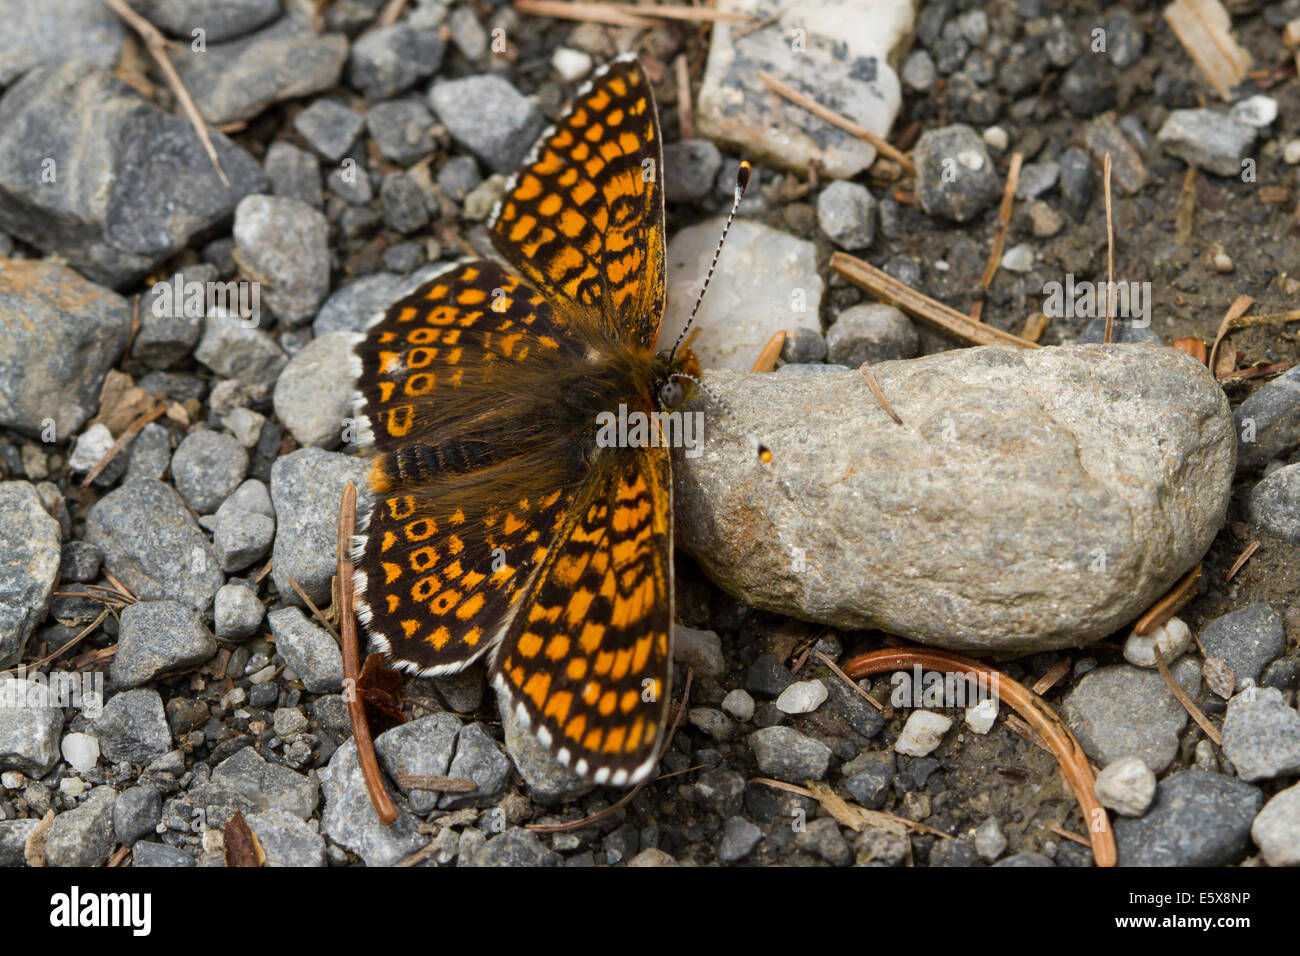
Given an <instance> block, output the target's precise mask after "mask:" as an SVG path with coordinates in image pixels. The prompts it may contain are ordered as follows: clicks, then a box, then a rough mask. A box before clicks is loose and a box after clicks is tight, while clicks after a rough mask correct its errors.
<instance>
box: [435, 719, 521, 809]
mask: <svg viewBox="0 0 1300 956" xmlns="http://www.w3.org/2000/svg"><path fill="white" fill-rule="evenodd" d="M447 776H449V777H461V778H463V779H466V780H473V781H474V782H475V783H476V784H478V789H477V790H475V791H473V792H472V793H444V794H443V795H442V797H441V799H439V800H438V806H439V807H441V808H442V809H444V810H448V809H455V808H457V807H482V806H491V805H492V804H494V803H496V801H497V795H498V794H500V793H501V791H502V790H503V789H505V785H506V780H507V779H508V778H509V776H510V761H509V760H508V759H507V758H506V755H505V754H503V753H502V752H501V747H500V745H499V744H498V743H497V742H496V741H495V740H493V739H492V737H491V735H490V734H489V733H488V732H487V731H486V730H484V729H483V725H482V724H470V725H469V726H467V727H465V728H464V729H463V730H462V731H461V732H460V736H459V737H458V738H457V739H456V755H455V756H454V757H452V759H451V765H450V766H449V767H448V768H447Z"/></svg>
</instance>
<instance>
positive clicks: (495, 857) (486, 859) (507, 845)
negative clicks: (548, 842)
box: [461, 827, 560, 867]
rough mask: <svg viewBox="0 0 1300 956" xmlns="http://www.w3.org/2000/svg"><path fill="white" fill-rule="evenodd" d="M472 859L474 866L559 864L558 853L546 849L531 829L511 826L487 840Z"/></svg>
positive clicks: (462, 851) (462, 853)
mask: <svg viewBox="0 0 1300 956" xmlns="http://www.w3.org/2000/svg"><path fill="white" fill-rule="evenodd" d="M464 852H465V851H464V849H462V850H461V856H462V859H463V858H464ZM473 861H474V863H473V865H474V866H511V867H514V866H559V864H560V855H559V854H558V853H556V852H555V851H554V850H550V849H547V848H546V847H545V846H544V845H543V844H542V841H541V840H540V839H538V837H537V834H535V833H533V832H532V831H531V830H525V829H523V828H522V827H512V828H511V829H509V830H506V831H505V832H504V833H499V834H497V835H496V836H494V837H492V838H491V839H490V840H488V841H487V842H486V843H485V844H484V845H483V847H482V848H481V849H480V850H478V851H477V852H476V853H474V855H473Z"/></svg>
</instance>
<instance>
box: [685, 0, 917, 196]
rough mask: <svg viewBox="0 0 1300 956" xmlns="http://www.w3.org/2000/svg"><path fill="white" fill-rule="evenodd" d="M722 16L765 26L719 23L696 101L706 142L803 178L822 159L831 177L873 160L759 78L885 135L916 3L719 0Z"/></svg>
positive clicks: (872, 153)
mask: <svg viewBox="0 0 1300 956" xmlns="http://www.w3.org/2000/svg"><path fill="white" fill-rule="evenodd" d="M717 10H718V12H719V13H721V14H741V15H743V16H745V17H747V18H751V19H752V21H762V22H763V25H762V26H760V27H759V28H758V29H750V26H751V23H750V22H745V23H737V22H731V21H726V20H722V21H718V22H716V23H714V24H713V27H712V39H711V42H710V47H709V58H708V64H707V66H706V68H705V73H704V80H703V83H702V84H701V87H700V93H699V97H698V99H697V102H696V114H697V123H698V126H699V131H700V135H701V136H703V137H705V138H707V139H712V140H714V141H715V142H717V143H718V144H719V145H720V146H724V145H729V146H732V147H734V148H735V149H737V150H739V151H743V153H744V155H746V156H748V157H750V158H751V159H755V160H757V161H759V162H761V163H763V164H765V165H768V166H774V167H778V168H784V169H793V170H800V171H802V170H805V169H807V168H808V164H809V163H811V162H814V161H815V162H816V163H817V164H818V167H819V168H820V169H821V170H822V171H823V172H824V173H825V175H826V177H827V178H830V179H847V178H849V177H852V176H854V175H855V174H857V173H859V172H861V171H862V170H864V169H866V168H867V167H868V166H870V165H871V164H872V162H874V161H875V158H876V150H875V147H873V146H871V145H870V144H869V143H866V142H864V141H862V140H860V139H857V138H856V137H854V136H851V135H850V134H848V133H845V132H844V131H843V130H840V129H839V128H837V127H833V126H831V125H830V124H829V123H826V122H824V121H822V120H818V119H816V118H815V117H812V116H810V115H809V113H808V112H807V111H806V110H804V109H803V108H802V107H800V106H797V105H796V104H794V103H791V102H789V101H787V100H785V99H783V98H781V97H777V96H775V95H774V94H773V93H772V91H771V90H770V89H768V87H767V86H766V84H764V83H763V81H762V80H761V79H759V77H758V75H757V74H758V72H759V71H760V70H761V71H766V72H767V73H770V74H771V75H773V76H776V77H779V78H780V79H781V80H782V81H783V82H785V83H786V84H788V85H789V86H791V87H792V88H794V89H796V90H800V91H802V92H804V93H806V94H808V95H810V96H815V97H816V98H817V99H819V100H820V101H821V102H823V103H834V104H835V105H836V108H837V109H838V110H839V112H841V113H842V114H843V115H844V116H846V117H847V118H848V119H851V120H852V121H853V122H855V123H857V124H859V125H860V126H864V127H866V128H867V129H869V130H871V131H872V132H874V133H876V134H877V135H879V136H881V137H886V138H887V137H888V136H889V130H890V127H891V126H892V125H893V122H894V117H895V116H896V115H897V113H898V108H899V105H900V104H901V102H902V89H901V84H900V82H899V79H898V76H897V74H895V72H894V69H893V66H892V64H894V63H899V62H900V61H901V60H902V57H903V56H904V55H905V54H906V52H907V46H908V45H909V44H910V42H911V37H912V33H913V23H914V20H915V16H916V12H915V9H914V6H913V4H912V3H911V0H873V2H871V3H863V2H862V0H804V2H802V3H797V4H791V3H787V2H786V0H719V2H718V4H717Z"/></svg>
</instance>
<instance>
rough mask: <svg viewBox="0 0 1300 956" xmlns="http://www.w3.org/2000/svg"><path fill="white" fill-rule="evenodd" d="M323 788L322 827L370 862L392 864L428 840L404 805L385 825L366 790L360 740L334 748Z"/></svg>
mask: <svg viewBox="0 0 1300 956" xmlns="http://www.w3.org/2000/svg"><path fill="white" fill-rule="evenodd" d="M321 792H322V794H323V795H324V797H325V809H324V811H323V812H322V813H321V830H323V831H324V833H325V835H326V836H327V837H329V839H330V841H331V842H332V843H336V844H338V845H339V846H341V847H343V848H344V849H346V850H349V851H351V852H353V853H355V854H356V855H357V856H359V857H361V859H363V860H364V861H365V863H366V865H367V866H392V865H393V864H395V863H399V862H400V861H401V860H402V859H403V858H404V857H407V856H410V855H411V854H412V853H414V852H415V851H416V850H418V849H420V847H422V846H424V844H425V842H427V838H426V837H423V836H421V835H420V832H419V830H418V829H417V827H418V825H419V824H418V821H417V820H416V819H415V817H413V816H411V814H410V812H409V811H407V810H405V809H403V808H402V807H400V806H399V807H398V808H397V819H396V820H394V821H393V822H392V823H390V824H387V825H385V824H384V823H383V822H382V821H381V820H380V819H379V815H378V814H376V813H375V807H374V804H372V803H371V802H370V794H369V793H368V792H367V790H366V779H365V775H364V774H363V773H362V772H361V763H360V761H359V760H357V747H356V744H355V743H353V742H352V741H351V740H349V741H347V742H346V743H344V744H343V745H342V746H341V747H339V749H338V750H336V751H334V756H333V757H331V758H330V763H329V766H328V767H326V768H325V770H324V771H322V773H321Z"/></svg>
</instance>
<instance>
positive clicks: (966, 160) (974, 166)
mask: <svg viewBox="0 0 1300 956" xmlns="http://www.w3.org/2000/svg"><path fill="white" fill-rule="evenodd" d="M957 162H959V163H961V164H962V165H963V166H965V167H966V168H967V169H969V170H970V171H971V172H974V173H977V172H979V171H980V170H981V169H983V168H984V154H983V153H981V152H980V151H979V150H977V149H963V150H962V151H961V152H960V153H958V154H957Z"/></svg>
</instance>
